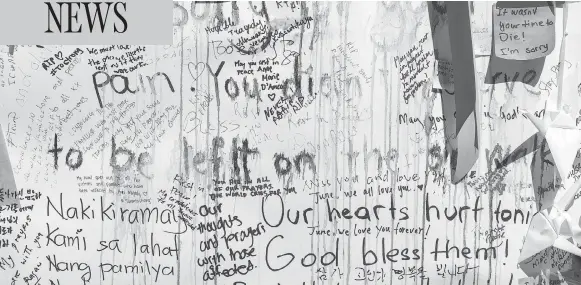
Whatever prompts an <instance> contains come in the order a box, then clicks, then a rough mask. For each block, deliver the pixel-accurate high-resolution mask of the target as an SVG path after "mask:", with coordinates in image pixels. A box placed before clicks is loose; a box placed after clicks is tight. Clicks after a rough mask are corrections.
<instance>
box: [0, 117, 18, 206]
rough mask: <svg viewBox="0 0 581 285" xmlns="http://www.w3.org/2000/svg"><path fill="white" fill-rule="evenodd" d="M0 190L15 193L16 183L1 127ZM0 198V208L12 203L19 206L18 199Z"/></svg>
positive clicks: (0, 127)
mask: <svg viewBox="0 0 581 285" xmlns="http://www.w3.org/2000/svg"><path fill="white" fill-rule="evenodd" d="M0 189H3V190H4V192H5V191H7V190H10V191H14V192H15V191H16V181H15V179H14V173H13V172H12V164H11V163H10V157H9V156H8V147H7V144H6V139H5V138H4V131H3V130H2V126H0ZM1 198H2V199H0V205H1V206H5V205H9V204H14V203H16V204H20V203H19V202H20V199H18V198H6V197H1Z"/></svg>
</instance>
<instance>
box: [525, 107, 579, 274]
mask: <svg viewBox="0 0 581 285" xmlns="http://www.w3.org/2000/svg"><path fill="white" fill-rule="evenodd" d="M524 114H525V116H526V117H527V118H529V120H531V122H533V124H534V125H535V126H536V127H537V129H538V130H539V132H540V133H541V134H542V135H543V136H544V137H545V138H546V140H547V143H548V144H549V148H550V150H551V153H552V155H553V158H554V160H555V165H556V167H557V170H558V171H559V174H560V175H561V176H562V177H564V176H566V175H567V173H568V171H570V170H571V168H572V164H573V160H574V159H575V156H576V153H577V150H578V148H579V144H580V143H581V130H580V129H577V128H576V127H575V122H574V121H573V119H572V118H571V117H570V116H569V115H567V114H565V113H562V112H552V111H548V112H547V113H546V115H545V117H544V119H543V120H540V119H538V118H536V117H535V116H534V115H531V114H530V113H528V112H525V113H524ZM571 184H572V185H571ZM565 187H566V188H565V189H566V191H565V192H564V193H561V194H562V195H560V198H558V199H557V200H556V202H555V203H554V204H553V205H552V207H550V208H548V209H544V210H542V211H540V212H539V213H537V214H535V215H534V216H533V218H532V220H531V223H530V226H529V229H528V232H527V234H526V237H525V241H524V244H523V247H522V250H521V255H520V257H519V263H520V264H521V268H522V269H523V271H525V273H527V275H529V276H530V275H533V274H538V270H540V269H542V266H540V265H539V263H538V262H531V259H534V258H535V257H536V256H537V255H538V254H540V253H542V254H545V255H550V256H555V257H553V259H556V261H552V262H550V263H549V264H548V265H550V266H551V267H553V268H554V267H557V269H559V270H570V269H572V268H574V267H576V266H577V267H578V266H579V265H578V264H577V265H575V266H574V264H573V263H574V262H578V260H571V261H569V260H568V259H566V258H564V257H562V256H561V257H560V256H559V253H558V252H557V253H556V252H555V251H554V250H553V249H552V248H556V249H559V250H562V251H564V252H567V253H571V254H573V255H575V256H579V257H581V249H580V248H579V247H578V244H580V243H581V227H579V224H578V223H577V222H575V221H573V219H572V218H571V216H570V214H569V213H568V210H569V208H570V207H571V205H572V203H573V200H574V198H575V194H576V193H577V191H578V190H579V189H580V188H581V179H580V180H579V181H577V182H575V183H572V182H571V180H567V181H566V182H565ZM558 197H559V196H558ZM549 251H550V252H549ZM561 260H563V261H564V262H560V261H561ZM544 264H547V262H545V263H544Z"/></svg>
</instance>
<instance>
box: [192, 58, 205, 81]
mask: <svg viewBox="0 0 581 285" xmlns="http://www.w3.org/2000/svg"><path fill="white" fill-rule="evenodd" d="M205 69H206V64H205V63H203V62H198V63H196V64H194V63H193V62H190V63H188V70H189V71H190V76H192V79H193V80H194V82H195V81H196V80H198V78H200V76H202V72H204V70H205Z"/></svg>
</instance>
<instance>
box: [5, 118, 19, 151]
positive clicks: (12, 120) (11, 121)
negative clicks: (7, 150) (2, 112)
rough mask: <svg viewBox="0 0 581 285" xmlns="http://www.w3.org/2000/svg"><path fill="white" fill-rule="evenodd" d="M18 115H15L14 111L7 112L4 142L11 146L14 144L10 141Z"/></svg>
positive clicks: (14, 131) (14, 132)
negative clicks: (6, 128)
mask: <svg viewBox="0 0 581 285" xmlns="http://www.w3.org/2000/svg"><path fill="white" fill-rule="evenodd" d="M17 119H18V116H16V113H15V112H10V113H8V120H9V122H8V130H7V131H6V142H8V144H10V145H11V146H14V147H15V146H16V145H15V144H14V142H12V135H15V134H16V120H17Z"/></svg>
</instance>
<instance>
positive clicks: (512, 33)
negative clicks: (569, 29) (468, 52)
mask: <svg viewBox="0 0 581 285" xmlns="http://www.w3.org/2000/svg"><path fill="white" fill-rule="evenodd" d="M521 3H526V4H529V5H528V6H532V5H534V4H532V5H531V3H530V2H521ZM503 4H504V3H497V5H495V9H494V16H493V17H494V52H495V54H496V56H497V57H500V58H504V59H513V60H529V59H536V58H541V57H545V56H547V55H549V54H550V53H551V52H552V51H553V49H555V13H554V7H551V6H538V7H516V5H511V6H510V7H506V6H507V5H503ZM519 6H522V5H519Z"/></svg>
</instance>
